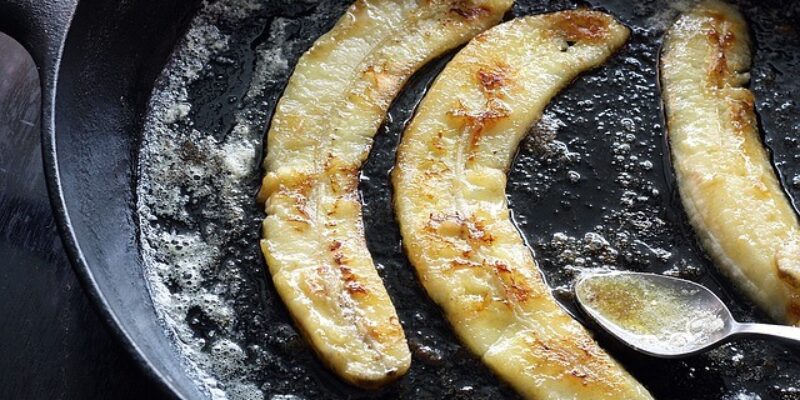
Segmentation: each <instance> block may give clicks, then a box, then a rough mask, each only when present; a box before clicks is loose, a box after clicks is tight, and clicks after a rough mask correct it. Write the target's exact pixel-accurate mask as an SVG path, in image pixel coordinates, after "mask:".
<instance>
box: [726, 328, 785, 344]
mask: <svg viewBox="0 0 800 400" xmlns="http://www.w3.org/2000/svg"><path fill="white" fill-rule="evenodd" d="M732 335H733V336H740V337H764V338H766V337H770V338H776V339H781V340H783V341H785V342H790V343H795V344H800V328H797V327H793V326H785V325H771V324H753V323H740V324H737V325H736V326H735V327H734V328H733V334H732Z"/></svg>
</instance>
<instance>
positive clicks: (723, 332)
mask: <svg viewBox="0 0 800 400" xmlns="http://www.w3.org/2000/svg"><path fill="white" fill-rule="evenodd" d="M596 279H641V280H642V281H641V282H643V283H646V284H648V285H655V286H650V287H657V288H660V289H663V290H665V292H669V293H671V297H673V295H675V296H679V297H680V300H681V301H682V302H684V303H683V304H690V305H691V307H692V310H701V311H702V312H706V313H708V314H707V315H710V316H712V317H713V318H718V320H715V321H717V322H719V321H720V320H721V322H722V323H716V324H713V327H712V328H709V326H710V325H707V326H706V327H705V328H706V330H705V331H704V332H703V335H702V336H701V337H699V338H695V339H697V340H692V341H690V342H687V343H684V344H679V345H676V344H675V343H671V342H670V343H667V342H666V341H659V340H653V339H652V337H651V338H650V339H649V340H645V339H646V338H645V337H643V336H642V334H640V333H636V332H633V331H632V330H630V329H629V328H626V327H625V326H620V325H618V324H617V323H615V322H614V321H612V320H611V319H609V318H607V317H606V316H604V314H603V313H602V312H601V310H600V309H598V308H597V307H594V306H593V305H592V299H589V298H587V296H591V295H590V294H588V293H590V292H589V290H587V288H590V287H591V286H590V285H591V284H592V283H593V282H592V280H596ZM575 292H576V295H577V296H576V297H577V299H578V304H580V306H581V308H582V309H583V310H584V311H585V312H586V313H587V314H588V315H589V316H591V317H592V318H593V319H594V320H595V321H597V323H599V324H600V326H601V327H603V329H605V330H606V331H608V332H609V333H611V335H613V336H614V337H616V338H617V339H619V340H620V341H621V342H622V343H624V344H626V345H627V346H629V347H631V348H633V349H634V350H637V351H639V352H642V353H645V354H648V355H651V356H654V357H660V358H680V357H688V356H691V355H694V354H697V353H701V352H704V351H707V350H710V349H712V348H714V347H717V346H719V345H721V344H723V343H725V342H728V341H730V340H732V339H736V338H744V337H761V338H776V339H781V340H783V341H787V342H790V343H795V344H800V328H795V327H790V326H782V325H770V324H755V323H741V322H737V321H736V320H735V319H733V316H732V315H731V312H730V310H728V308H727V307H726V306H725V304H724V303H722V301H721V300H720V299H719V297H717V296H716V295H715V294H714V293H713V292H712V291H710V290H708V289H707V288H706V287H704V286H702V285H699V284H697V283H694V282H691V281H687V280H684V279H678V278H671V277H668V276H663V275H656V274H646V273H636V272H616V273H610V274H609V273H605V274H590V275H584V276H582V277H581V278H580V279H579V280H578V282H577V283H576V284H575Z"/></svg>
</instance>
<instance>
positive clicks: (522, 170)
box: [167, 0, 800, 400]
mask: <svg viewBox="0 0 800 400" xmlns="http://www.w3.org/2000/svg"><path fill="white" fill-rule="evenodd" d="M341 3H342V6H341V7H339V9H341V8H342V7H343V6H344V3H347V2H341ZM517 3H518V4H517V5H516V6H515V8H514V11H513V14H514V15H524V14H531V13H538V12H542V11H551V10H560V9H565V8H572V7H575V4H574V3H573V2H569V1H552V2H545V3H546V5H532V4H539V3H540V2H536V1H518V2H517ZM628 3H629V2H625V1H619V0H609V1H593V2H591V5H592V6H595V7H598V8H600V9H604V10H607V11H609V12H611V13H613V14H614V15H616V16H617V17H618V18H620V19H621V20H622V21H623V22H625V23H626V24H628V25H629V26H631V27H632V28H633V32H632V36H631V39H630V41H629V43H628V45H627V46H626V47H625V48H624V49H623V50H622V51H621V52H620V53H619V54H617V55H616V56H615V57H614V58H613V59H612V60H611V61H610V62H609V63H608V64H607V65H605V66H604V67H602V68H600V69H598V70H596V71H592V72H590V73H589V74H586V75H585V76H583V77H582V78H580V79H578V81H577V82H575V84H573V85H571V86H570V87H569V88H568V89H567V90H566V91H565V92H564V93H562V94H560V95H559V96H558V97H557V98H556V99H555V101H554V102H553V103H552V104H551V105H550V106H549V107H548V111H547V113H546V115H547V116H548V117H549V119H550V120H557V121H560V122H558V124H560V126H559V127H558V129H557V133H556V135H555V138H554V139H555V140H557V141H559V142H561V143H563V144H564V145H566V148H567V149H568V150H565V149H564V146H562V145H560V144H559V143H557V142H552V141H543V140H535V137H533V139H531V140H528V141H527V142H526V143H525V145H524V146H523V149H522V151H521V153H520V155H519V157H518V159H517V160H516V162H515V164H514V167H513V168H512V171H511V175H510V180H509V182H510V184H509V194H510V201H511V204H512V208H513V209H514V213H515V218H516V220H517V221H518V223H519V225H520V228H521V229H522V231H523V232H524V233H525V235H526V236H527V239H528V240H529V242H530V243H531V244H532V245H533V247H534V250H535V252H536V254H537V257H538V260H539V262H540V266H541V267H542V269H543V270H544V272H545V276H546V277H547V278H548V280H549V281H550V283H551V285H553V286H554V287H557V288H558V289H557V290H556V293H557V295H558V297H559V298H560V299H561V300H562V301H563V302H564V303H565V305H566V306H567V307H572V306H573V304H572V303H571V302H572V300H571V298H570V295H569V291H568V290H566V289H565V286H564V285H565V284H568V282H569V279H570V272H569V270H570V268H571V267H570V266H576V265H586V266H589V265H593V264H594V265H596V266H600V265H602V264H610V265H615V266H617V267H618V268H623V269H632V270H638V271H653V272H664V271H667V270H669V271H670V273H672V274H675V275H679V276H682V277H686V278H689V279H692V280H695V281H699V282H702V283H703V284H705V285H707V286H708V287H710V288H711V289H712V290H714V291H715V292H717V293H718V294H719V295H720V296H721V297H722V298H723V299H724V300H725V301H726V303H727V304H728V305H730V306H731V307H732V309H733V312H734V314H735V315H736V316H737V317H739V318H740V319H744V320H762V321H763V320H765V318H764V316H763V314H761V313H760V312H758V311H757V310H754V309H753V307H752V305H751V304H749V303H748V302H747V301H746V300H745V299H744V298H743V297H742V296H739V295H737V294H736V293H735V291H734V290H733V289H732V288H731V287H730V285H728V284H727V283H725V282H724V281H723V280H722V279H720V277H719V275H718V274H717V272H716V271H715V270H714V269H713V266H712V265H711V264H710V263H709V262H708V261H706V260H705V259H704V258H703V255H702V254H703V253H702V251H701V250H700V249H699V247H698V246H697V245H696V244H695V242H694V237H693V233H692V231H691V229H690V228H689V227H688V226H687V224H686V221H685V216H684V214H683V212H682V210H681V207H680V204H679V200H678V199H677V197H676V193H675V190H674V183H673V182H672V180H671V171H670V167H669V165H668V164H667V160H666V158H665V157H664V152H665V147H664V138H663V134H664V127H663V122H662V117H661V110H660V97H659V94H658V88H657V86H656V79H657V74H656V70H657V68H656V60H657V58H658V51H659V45H660V41H661V37H662V34H663V28H666V27H667V26H668V25H669V22H670V21H671V20H672V18H673V17H674V15H675V13H674V12H672V13H670V12H669V10H670V8H669V7H667V6H666V5H667V4H668V2H666V1H644V2H634V3H636V5H635V6H630V5H629V4H628ZM741 4H742V9H743V12H744V13H745V15H746V16H747V18H748V19H749V21H750V22H751V27H752V29H753V32H754V35H753V37H754V40H755V42H756V52H755V61H754V69H753V74H752V75H753V81H752V88H753V89H754V90H755V93H756V97H757V99H758V103H757V108H758V112H759V114H760V117H761V122H762V124H763V127H764V129H763V130H764V132H765V134H766V142H767V143H768V144H769V145H770V146H771V148H772V149H773V150H774V151H775V152H776V154H777V156H776V161H777V162H778V166H779V169H780V171H781V173H782V178H783V181H784V183H785V184H786V187H787V188H788V191H789V193H790V194H791V195H793V196H795V197H797V196H800V181H798V183H797V184H795V183H793V180H794V179H793V177H794V176H795V175H797V174H798V173H800V159H798V157H800V153H798V150H800V140H798V139H795V132H797V131H798V128H800V114H798V113H797V112H796V111H797V107H796V104H797V102H798V101H800V90H798V89H800V82H798V81H797V80H796V71H797V70H798V67H800V32H798V31H797V28H796V21H797V19H798V18H800V4H796V3H792V4H781V3H780V2H765V1H756V0H753V1H744V2H742V3H741ZM673 11H674V9H673ZM263 14H264V15H262V16H260V17H257V18H256V17H254V18H253V20H252V21H250V22H251V23H248V24H245V25H243V26H237V27H225V26H222V27H221V28H222V29H223V30H225V29H227V30H228V32H229V33H232V34H233V39H232V42H231V50H230V51H229V54H228V56H229V57H230V58H232V59H233V60H234V61H235V62H233V63H226V64H220V65H215V66H214V67H213V72H214V74H213V76H216V75H220V74H221V75H222V76H226V77H227V78H226V79H224V80H219V79H214V80H208V81H205V82H203V81H201V82H199V83H198V84H196V85H195V86H194V87H193V88H192V91H191V93H190V96H192V103H193V105H194V106H193V109H194V110H201V111H200V112H197V111H194V112H195V113H197V114H196V115H200V116H201V117H197V118H196V119H195V121H196V123H197V124H198V125H197V128H198V129H200V130H204V131H208V132H210V133H213V134H214V135H215V136H217V137H218V138H224V137H225V135H226V133H227V132H228V131H229V130H230V128H231V124H232V121H231V118H230V115H231V114H232V110H233V109H234V107H236V105H235V102H233V103H231V104H229V103H228V102H227V101H222V100H220V99H228V98H232V97H237V98H238V97H241V94H242V93H244V92H245V90H246V88H247V85H248V84H249V82H250V80H251V79H252V78H253V71H252V65H253V59H254V56H253V49H254V48H255V47H256V46H257V45H258V43H260V42H263V41H268V40H270V37H269V35H268V34H265V33H262V31H264V32H265V29H264V27H265V26H268V25H269V22H270V21H271V19H272V18H274V17H275V16H278V15H280V16H282V17H284V18H290V19H295V20H296V21H297V23H295V24H293V25H290V26H291V29H292V30H291V32H290V33H291V35H294V36H295V37H300V38H304V39H303V40H304V41H302V42H300V43H303V44H304V45H305V46H308V45H310V43H311V42H312V41H313V39H314V38H316V36H318V35H319V34H320V33H321V32H323V31H324V30H326V29H328V28H329V27H330V26H331V24H332V23H333V21H335V19H336V17H337V16H338V15H336V14H334V13H330V14H329V15H328V14H326V15H322V16H320V15H315V14H314V12H313V6H312V5H308V4H306V3H294V4H293V5H292V6H291V7H281V6H275V7H268V8H266V9H265V10H264V12H263ZM303 50H304V47H294V48H290V49H287V54H288V57H289V60H290V63H293V62H294V61H296V58H297V57H298V56H299V55H300V54H301V53H302V51H303ZM445 61H446V60H439V61H438V62H436V63H433V65H431V66H429V67H428V68H426V69H425V70H424V71H423V72H421V73H420V74H418V75H417V76H416V77H415V78H414V79H413V80H412V82H411V83H410V84H409V86H408V87H407V88H406V90H405V91H404V92H403V94H402V95H401V96H400V98H399V99H398V101H397V102H396V104H395V105H394V106H393V107H392V109H391V111H390V118H389V119H388V121H389V122H388V123H387V124H386V126H384V127H383V128H382V129H381V130H380V132H379V134H378V136H377V138H376V142H375V147H374V149H373V151H372V154H371V155H370V159H369V161H368V162H367V164H366V166H365V169H364V179H363V181H362V185H361V189H362V191H363V195H364V203H365V209H364V220H365V225H366V234H367V239H368V244H369V247H370V250H371V251H372V255H373V257H374V259H375V262H376V264H378V265H380V266H381V268H380V271H381V275H382V276H383V278H384V280H385V282H386V286H387V289H388V291H389V293H390V295H391V296H392V299H393V300H394V303H395V305H396V306H397V309H398V314H399V315H400V318H401V320H402V322H403V325H404V327H405V330H406V335H407V337H408V340H409V344H410V346H411V349H412V351H413V353H414V360H413V364H412V368H411V370H410V372H409V374H408V375H407V376H406V377H404V378H403V379H402V380H400V381H399V382H398V383H396V384H393V385H390V386H388V387H387V388H386V389H384V390H383V391H380V392H376V393H371V392H364V391H359V390H355V389H352V388H350V387H348V386H347V385H344V384H342V383H340V382H339V381H338V380H337V379H336V378H335V377H333V376H332V375H331V374H330V373H328V372H327V371H326V370H325V369H324V368H322V367H321V365H320V363H319V362H318V361H317V360H316V359H315V358H314V356H313V354H312V353H311V350H310V349H309V348H308V347H307V346H306V344H305V343H304V342H303V340H302V339H301V338H300V337H299V336H298V335H297V333H296V332H295V330H294V329H293V328H292V326H291V323H290V320H289V318H288V315H287V314H286V311H285V309H284V308H283V306H282V305H281V302H280V300H279V299H278V297H277V295H276V293H275V291H274V288H273V287H272V285H271V283H269V281H268V280H267V278H266V276H265V272H264V271H265V270H264V267H263V261H261V257H260V255H259V253H258V250H257V245H256V242H257V239H258V238H257V234H258V219H259V218H260V210H258V208H257V207H256V206H255V205H249V206H248V207H250V208H249V209H248V213H249V217H250V219H249V221H250V223H252V230H251V231H248V232H249V233H248V234H247V235H244V236H243V237H239V238H233V239H232V240H231V242H230V245H231V246H230V248H229V249H228V250H227V251H229V252H230V253H231V254H230V259H238V260H240V261H242V260H244V261H245V262H248V261H251V262H252V263H253V266H252V268H249V269H247V270H246V271H245V273H246V274H247V276H248V282H246V283H245V284H244V286H243V287H242V288H241V292H240V294H239V295H237V297H236V307H235V308H236V312H237V314H238V315H239V316H240V318H239V320H238V322H237V324H238V326H237V329H238V331H239V332H240V334H239V335H237V337H235V339H236V340H237V341H238V342H239V343H240V345H242V347H243V348H247V349H248V352H247V356H248V360H249V361H252V362H255V363H257V365H259V372H258V373H257V374H255V375H254V376H252V377H250V378H251V380H252V381H253V382H254V383H255V384H256V385H257V386H259V387H261V388H262V389H263V390H264V391H265V392H267V393H292V394H296V395H298V396H301V397H304V398H314V399H319V398H335V397H342V396H351V397H358V398H361V397H374V398H394V397H402V398H409V399H412V398H413V399H440V398H465V399H466V398H469V399H496V398H514V397H515V394H514V393H513V391H512V390H510V389H509V388H507V387H506V386H504V385H503V384H501V383H500V382H498V381H497V379H496V378H494V377H493V376H492V375H491V373H490V372H489V371H488V370H487V369H486V368H485V367H483V366H482V364H481V363H480V362H479V361H478V360H476V359H475V358H474V357H472V356H471V355H470V354H469V352H468V351H466V350H465V349H464V348H462V347H461V346H460V345H459V344H458V341H457V340H456V339H455V338H454V337H453V335H452V334H451V333H450V330H449V327H448V326H447V323H446V322H445V321H444V320H443V318H442V316H441V313H440V311H439V310H438V308H437V307H436V306H435V305H434V304H433V303H432V302H431V301H430V300H429V299H428V298H427V297H426V295H425V292H424V290H423V289H422V288H421V286H420V285H419V284H418V283H417V281H416V278H415V276H414V274H413V270H412V268H411V266H410V265H409V264H408V262H407V260H406V258H405V255H404V254H403V252H402V249H401V246H400V240H399V232H398V229H397V225H396V223H395V222H394V215H393V213H392V209H391V203H390V196H391V193H390V190H389V181H388V172H389V169H390V168H391V166H392V165H393V163H394V148H395V145H396V144H397V141H398V138H399V135H400V134H401V132H402V128H403V126H404V124H405V122H406V121H407V120H408V119H409V118H410V116H411V112H412V109H413V106H414V105H415V104H416V103H417V102H418V101H419V99H420V98H421V96H422V93H423V91H424V88H425V87H426V85H428V84H429V83H430V81H431V79H432V78H433V77H434V76H435V73H436V72H437V71H439V70H440V69H441V68H442V67H443V66H444V63H445ZM242 65H245V66H246V68H241V67H240V66H242ZM286 78H287V77H286V76H284V77H282V79H283V80H282V81H279V82H274V84H272V85H271V86H270V87H269V93H267V96H266V97H267V100H269V104H274V100H275V99H277V97H278V96H279V95H280V91H281V89H282V87H283V85H284V84H285V79H286ZM232 104H233V105H232ZM196 115H195V116H196ZM265 128H266V122H264V129H265ZM541 131H545V132H546V131H547V129H542V130H541ZM787 136H788V137H790V138H791V139H784V138H785V137H787ZM257 184H258V182H257V180H256V179H254V180H253V181H252V187H251V188H250V189H251V190H252V192H255V189H256V187H257ZM167 223H168V222H167ZM557 233H562V234H563V235H562V234H559V235H556V234H557ZM587 233H589V234H588V235H587ZM248 235H249V236H248ZM600 237H603V238H605V240H607V242H604V241H603V240H601V239H598V238H600ZM578 258H579V259H580V260H578ZM192 318H193V322H191V324H192V325H193V327H194V329H195V332H196V334H197V335H201V336H203V335H209V332H213V331H214V330H215V329H216V327H215V326H213V323H210V322H208V319H207V318H204V316H203V315H192ZM600 341H601V342H602V344H603V345H604V346H606V348H608V349H609V350H610V351H611V352H612V354H613V355H614V356H615V357H617V358H618V359H619V360H621V361H622V362H623V364H624V365H625V366H626V367H627V368H628V369H629V370H630V371H631V373H632V374H633V375H635V376H636V377H637V378H639V379H640V380H641V381H642V382H643V383H644V384H645V385H646V386H647V387H648V388H649V389H650V390H651V391H652V392H653V394H654V395H655V396H656V397H657V398H659V399H698V400H699V399H709V400H711V399H721V398H724V399H728V398H730V399H735V398H747V399H750V398H760V399H763V400H766V399H787V400H788V399H800V388H798V380H799V379H800V378H798V377H800V353H799V352H798V351H797V350H794V351H790V349H789V348H788V347H784V346H781V345H778V344H767V343H764V342H754V341H743V342H737V343H736V344H735V345H728V346H725V347H723V348H722V349H720V350H717V351H713V352H711V353H708V354H705V355H701V356H697V357H693V358H690V359H687V360H683V361H664V360H655V359H649V358H645V357H641V356H638V355H636V354H632V353H630V352H628V351H626V350H624V349H622V348H620V347H619V346H618V345H616V344H615V343H613V342H611V341H610V340H608V339H607V338H605V337H600ZM740 395H742V396H747V395H758V396H759V397H736V396H740Z"/></svg>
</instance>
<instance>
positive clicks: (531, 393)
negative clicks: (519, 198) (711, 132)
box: [392, 10, 651, 400]
mask: <svg viewBox="0 0 800 400" xmlns="http://www.w3.org/2000/svg"><path fill="white" fill-rule="evenodd" d="M627 37H628V29H627V28H625V27H624V26H623V25H621V24H620V23H618V22H617V21H615V20H614V19H613V18H612V17H611V16H609V15H607V14H604V13H600V12H593V11H585V10H580V11H564V12H557V13H553V14H547V15H541V16H532V17H526V18H521V19H516V20H513V21H510V22H507V23H504V24H502V25H499V26H497V27H495V28H492V29H490V30H488V31H486V32H484V33H483V34H481V35H478V36H477V37H476V38H475V39H473V40H472V41H471V42H470V43H469V44H468V45H467V46H466V47H465V48H464V49H463V50H461V51H460V52H459V53H458V54H457V55H456V56H455V58H454V59H453V60H452V61H451V62H450V63H449V64H448V65H447V67H446V68H445V70H444V71H443V72H442V73H441V75H440V76H439V77H438V78H437V79H436V81H435V82H434V84H433V86H432V87H431V89H430V90H429V92H428V94H427V96H426V97H425V98H424V100H423V101H422V103H421V105H420V107H419V109H418V110H417V114H416V116H415V117H414V119H413V121H412V122H411V123H410V125H409V126H408V128H407V129H406V131H405V134H404V136H403V139H402V143H401V144H400V148H399V150H398V155H397V165H396V166H395V169H394V171H393V174H392V179H393V184H394V204H395V209H396V212H397V218H398V220H399V223H400V227H401V233H402V236H403V243H404V245H405V248H406V251H407V253H408V257H409V259H410V260H411V263H412V264H413V265H414V268H415V269H416V271H417V275H418V277H419V279H420V281H421V282H422V285H423V286H424V287H425V289H426V290H427V292H428V294H429V295H430V297H431V298H432V299H433V300H434V301H435V302H436V303H437V304H439V306H441V307H442V309H443V311H444V313H445V314H446V316H447V318H448V319H449V321H450V323H451V325H452V327H453V329H454V330H455V332H456V333H457V334H458V336H459V337H460V338H461V340H462V341H463V342H464V343H465V344H466V345H467V347H469V348H470V349H471V350H472V351H473V352H474V353H475V354H477V355H478V356H480V357H481V358H482V360H483V362H485V363H486V364H487V365H488V366H489V367H490V368H491V369H492V370H494V371H495V373H496V374H497V375H499V376H500V378H502V379H504V380H505V381H507V382H508V383H510V384H511V385H512V386H513V387H514V388H515V389H516V390H517V391H518V392H519V393H521V394H522V395H523V396H525V397H526V398H530V399H583V400H586V399H609V400H610V399H615V400H616V399H628V400H631V399H650V398H651V397H650V395H649V393H648V392H647V390H645V389H644V388H643V387H642V386H641V385H640V384H639V383H638V382H637V381H636V380H634V379H633V378H632V377H631V376H630V375H628V373H627V372H625V370H624V369H623V368H622V367H621V366H620V365H619V364H617V363H616V362H615V361H614V360H613V359H612V358H611V357H610V356H609V355H608V354H606V353H605V352H604V351H603V350H602V349H601V348H600V347H599V346H598V345H597V344H596V343H595V342H594V340H593V339H592V337H591V336H590V335H589V333H588V332H587V331H586V330H585V329H584V328H583V327H582V326H581V325H580V324H579V323H577V322H576V321H574V320H573V319H572V318H571V317H570V316H569V315H568V314H567V313H566V312H565V311H564V310H563V309H562V308H561V307H560V306H559V305H558V304H557V303H556V301H555V299H554V298H553V296H552V295H551V293H550V291H549V289H548V287H547V286H546V284H545V282H544V281H543V279H542V277H541V276H540V273H539V271H538V269H537V265H536V262H535V261H534V259H533V255H532V253H531V251H530V249H529V248H528V247H527V245H526V244H525V241H524V240H523V238H522V237H521V236H520V233H519V232H518V231H517V229H516V228H515V226H514V224H513V223H512V221H511V219H510V216H509V210H508V205H507V203H506V196H505V186H506V172H507V170H508V168H509V166H510V163H511V161H512V158H513V156H514V153H515V151H516V148H517V146H518V144H519V142H520V140H521V139H522V138H523V137H524V136H525V135H526V133H527V132H528V130H529V128H530V127H531V125H532V124H534V123H535V122H536V121H537V120H538V119H539V118H540V117H541V115H542V111H543V109H544V108H545V106H546V105H547V103H548V102H549V101H550V99H551V98H552V97H553V96H554V95H555V94H556V93H557V92H558V91H559V90H561V89H562V88H564V87H565V86H566V85H568V84H569V83H570V81H572V80H573V79H575V78H576V76H578V74H580V73H581V72H583V71H586V70H588V69H591V68H594V67H597V66H599V65H600V64H602V63H603V62H604V61H605V60H606V59H608V58H609V57H610V56H611V55H612V54H613V53H614V52H615V51H616V50H617V49H618V48H620V47H621V46H622V45H623V44H624V43H625V41H626V39H627Z"/></svg>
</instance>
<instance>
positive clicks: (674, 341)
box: [576, 274, 725, 351]
mask: <svg viewBox="0 0 800 400" xmlns="http://www.w3.org/2000/svg"><path fill="white" fill-rule="evenodd" d="M576 290H577V292H578V293H577V294H578V296H579V297H580V298H581V299H582V301H583V303H584V305H585V306H586V307H588V308H591V309H592V310H594V311H595V312H597V313H598V314H600V316H601V317H603V318H605V319H606V320H608V321H609V322H611V323H613V324H615V325H617V326H618V327H619V328H620V329H623V330H625V331H627V332H628V334H630V335H632V336H633V337H635V339H636V341H637V342H639V343H642V344H645V345H648V346H657V347H660V348H662V349H668V350H673V351H674V350H678V351H680V350H685V349H689V350H690V349H692V348H697V347H701V346H703V344H704V343H707V342H708V340H709V339H710V338H711V337H713V336H715V334H717V333H719V332H720V331H721V330H723V329H724V328H725V322H724V321H723V319H722V318H721V317H720V316H719V315H717V314H716V313H715V312H714V311H713V310H709V309H707V308H704V307H702V304H700V303H699V302H696V301H692V299H693V297H694V296H695V295H696V294H697V292H698V291H699V290H700V289H677V288H672V287H667V286H665V285H658V284H655V283H653V282H651V281H650V280H648V279H647V278H645V277H642V276H637V275H625V274H607V275H601V276H596V277H593V278H592V279H588V280H586V281H584V282H583V283H582V284H581V285H578V287H577V288H576Z"/></svg>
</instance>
